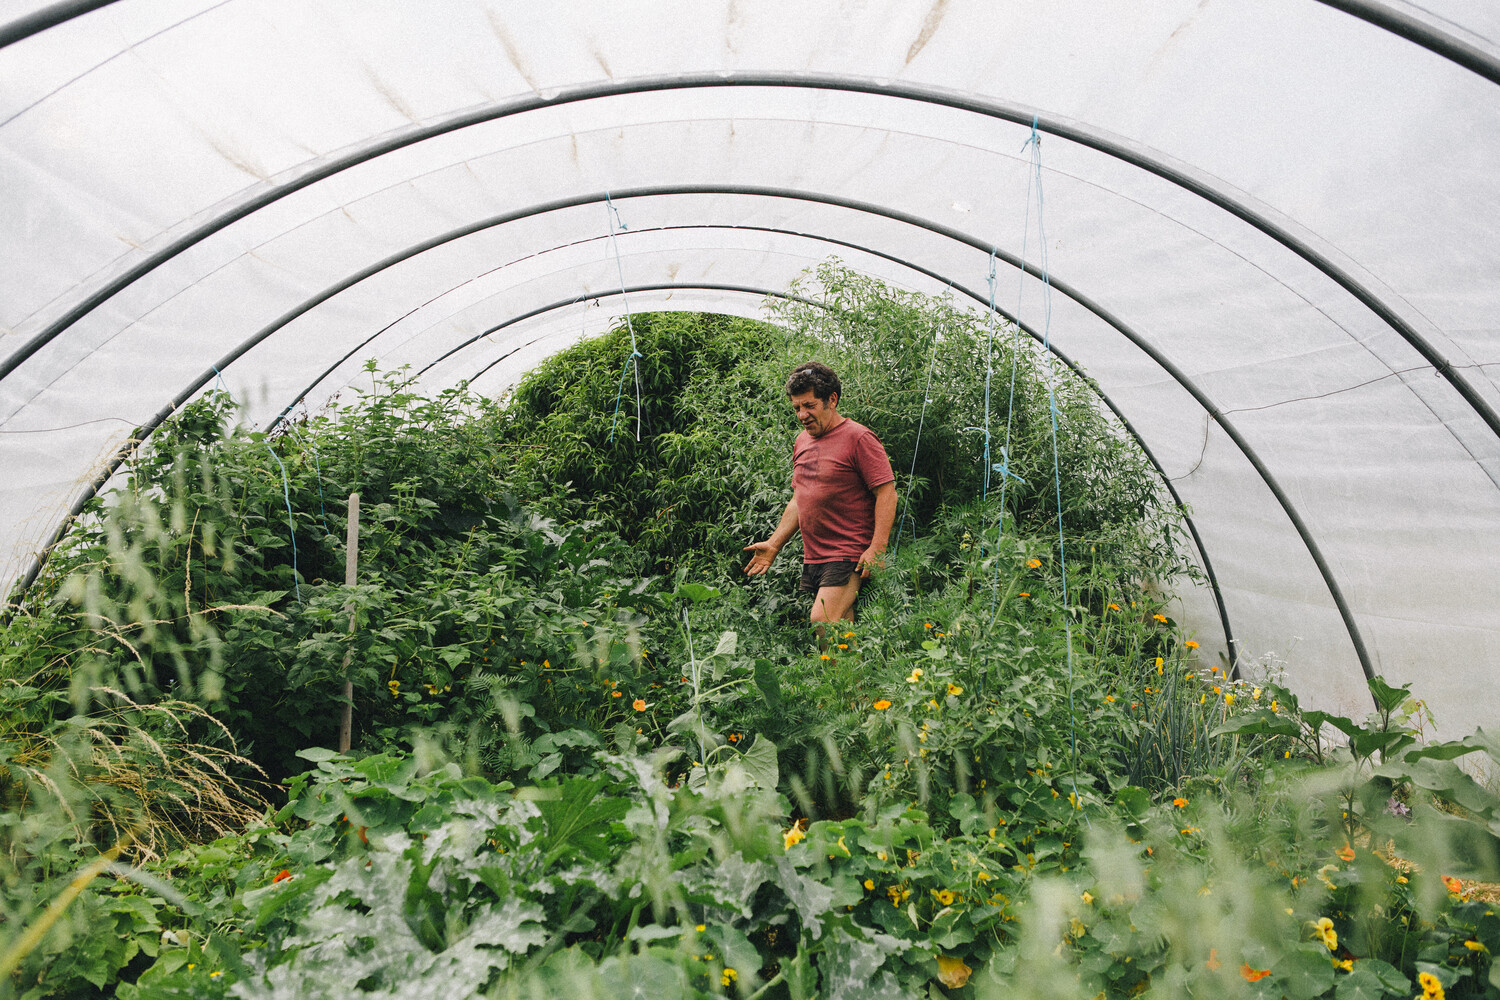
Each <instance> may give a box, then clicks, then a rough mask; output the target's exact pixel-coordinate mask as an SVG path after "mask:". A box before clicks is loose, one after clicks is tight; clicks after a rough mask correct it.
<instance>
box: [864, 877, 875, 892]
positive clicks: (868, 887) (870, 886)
mask: <svg viewBox="0 0 1500 1000" xmlns="http://www.w3.org/2000/svg"><path fill="white" fill-rule="evenodd" d="M874 888H875V880H874V879H872V878H867V879H865V891H866V892H870V891H873V890H874Z"/></svg>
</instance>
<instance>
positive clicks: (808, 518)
mask: <svg viewBox="0 0 1500 1000" xmlns="http://www.w3.org/2000/svg"><path fill="white" fill-rule="evenodd" d="M895 479H896V474H895V473H893V472H892V471H891V460H890V459H889V458H888V457H887V456H886V453H885V447H884V446H883V445H881V443H880V440H879V439H878V438H876V437H875V433H874V432H873V431H871V430H870V428H868V427H866V426H865V425H864V424H860V423H856V422H854V421H853V420H849V419H848V418H845V419H844V420H843V421H842V422H840V424H839V425H838V426H837V427H835V428H834V429H833V430H831V431H829V432H828V433H826V434H824V435H822V436H821V437H813V436H812V435H811V434H809V433H807V431H805V430H804V431H803V432H802V433H801V434H798V435H797V440H796V442H795V443H793V445H792V496H793V497H795V498H796V500H797V527H798V528H799V529H800V530H801V531H802V561H803V562H805V563H825V562H845V561H847V562H855V561H857V560H858V559H859V557H860V556H862V555H864V554H865V549H867V548H869V547H870V541H871V539H873V538H874V537H875V493H874V490H875V487H877V486H880V485H882V484H884V483H889V482H894V481H895Z"/></svg>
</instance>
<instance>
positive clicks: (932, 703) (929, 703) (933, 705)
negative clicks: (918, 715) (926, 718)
mask: <svg viewBox="0 0 1500 1000" xmlns="http://www.w3.org/2000/svg"><path fill="white" fill-rule="evenodd" d="M927 707H928V708H931V709H934V710H936V709H939V708H941V707H942V706H941V705H939V704H938V703H937V699H936V698H928V699H927Z"/></svg>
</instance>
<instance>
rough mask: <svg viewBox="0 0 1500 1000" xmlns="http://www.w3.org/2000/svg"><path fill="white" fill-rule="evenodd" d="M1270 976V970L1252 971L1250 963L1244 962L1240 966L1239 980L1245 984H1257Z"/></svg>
mask: <svg viewBox="0 0 1500 1000" xmlns="http://www.w3.org/2000/svg"><path fill="white" fill-rule="evenodd" d="M1270 974H1271V970H1270V969H1252V968H1250V963H1249V962H1246V963H1245V964H1243V965H1241V966H1240V978H1242V979H1244V980H1245V982H1247V983H1258V982H1260V981H1261V980H1262V979H1264V978H1266V977H1267V976H1269V975H1270Z"/></svg>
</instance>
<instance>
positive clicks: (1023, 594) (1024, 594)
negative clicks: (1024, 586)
mask: <svg viewBox="0 0 1500 1000" xmlns="http://www.w3.org/2000/svg"><path fill="white" fill-rule="evenodd" d="M1016 596H1017V597H1030V596H1031V595H1030V594H1028V593H1027V592H1026V591H1024V590H1023V591H1021V592H1020V593H1019V594H1017V595H1016Z"/></svg>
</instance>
